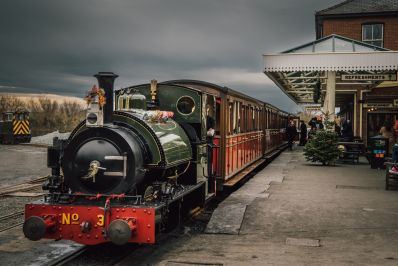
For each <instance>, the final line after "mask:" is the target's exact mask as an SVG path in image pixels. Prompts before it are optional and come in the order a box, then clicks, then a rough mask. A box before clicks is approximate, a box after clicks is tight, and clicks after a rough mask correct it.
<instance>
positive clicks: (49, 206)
mask: <svg viewBox="0 0 398 266" xmlns="http://www.w3.org/2000/svg"><path fill="white" fill-rule="evenodd" d="M96 77H97V79H98V83H99V87H98V88H97V87H95V88H93V90H92V91H91V92H90V94H89V95H88V97H87V98H86V99H87V101H88V103H89V107H88V110H87V115H86V120H85V121H83V122H82V123H81V124H80V125H79V126H78V127H77V128H76V129H75V130H74V131H73V132H72V133H71V135H70V137H69V139H68V140H57V139H55V140H54V145H53V146H51V147H49V148H48V166H49V167H50V168H51V169H52V173H51V175H50V176H49V179H48V181H47V182H46V183H45V184H44V186H43V188H44V189H46V190H48V191H49V193H48V194H47V195H46V196H45V197H44V199H43V200H40V201H38V202H34V203H30V204H27V205H26V207H25V223H24V227H23V230H24V234H25V236H26V237H28V238H29V239H31V240H39V239H41V238H52V239H70V240H73V241H76V242H79V243H82V244H88V245H95V244H100V243H104V242H113V243H115V244H124V243H127V242H136V243H154V242H155V241H156V235H157V234H158V233H159V232H162V231H164V230H167V229H168V228H170V227H173V226H175V225H176V224H178V223H179V222H180V220H181V218H182V217H184V216H186V215H187V214H189V213H192V211H195V210H197V209H199V208H201V207H203V205H204V204H205V202H206V200H210V199H211V198H213V197H214V196H215V195H216V194H217V193H218V192H219V191H222V190H224V189H225V188H226V187H231V186H234V185H236V184H237V183H239V182H240V181H241V180H243V179H244V177H245V175H247V174H248V173H249V172H250V171H251V170H253V169H254V168H255V167H256V166H258V165H259V164H260V163H261V162H264V160H266V158H267V157H270V156H273V155H274V154H275V153H277V152H278V151H280V150H281V149H282V148H283V147H284V146H285V144H286V143H285V141H284V139H283V137H282V136H283V130H282V129H283V128H284V127H285V126H286V123H287V118H288V115H289V114H288V113H285V112H283V111H281V110H279V109H277V108H275V107H273V106H272V105H269V104H266V103H264V102H261V101H259V100H257V99H254V98H251V97H249V96H246V95H244V94H242V93H240V92H237V91H235V90H232V89H230V88H227V87H221V86H218V85H215V84H211V83H207V82H202V81H192V80H174V81H168V82H162V83H159V84H157V82H156V81H152V82H151V84H143V85H137V86H130V87H127V88H122V89H119V90H117V91H116V92H114V91H113V82H114V79H115V78H116V77H117V75H114V74H113V73H108V72H104V73H99V74H97V75H96ZM113 96H115V97H113ZM113 99H115V104H113ZM114 106H115V108H114ZM61 170H62V171H61Z"/></svg>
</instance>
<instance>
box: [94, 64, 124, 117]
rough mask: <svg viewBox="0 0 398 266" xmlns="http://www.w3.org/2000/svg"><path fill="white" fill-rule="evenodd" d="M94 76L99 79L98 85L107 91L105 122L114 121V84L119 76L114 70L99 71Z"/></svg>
mask: <svg viewBox="0 0 398 266" xmlns="http://www.w3.org/2000/svg"><path fill="white" fill-rule="evenodd" d="M94 77H96V78H97V80H98V86H99V87H100V88H102V89H104V91H105V97H106V104H105V106H104V124H106V123H112V121H113V84H114V82H115V79H116V78H117V77H119V76H118V75H116V74H115V73H113V72H98V74H95V75H94Z"/></svg>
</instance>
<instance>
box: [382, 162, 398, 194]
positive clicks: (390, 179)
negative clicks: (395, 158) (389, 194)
mask: <svg viewBox="0 0 398 266" xmlns="http://www.w3.org/2000/svg"><path fill="white" fill-rule="evenodd" d="M384 165H385V166H386V190H389V189H390V188H391V185H392V183H394V182H397V184H398V172H391V171H390V170H391V167H392V166H393V165H395V166H396V167H398V163H392V162H385V163H384Z"/></svg>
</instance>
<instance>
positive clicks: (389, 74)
mask: <svg viewBox="0 0 398 266" xmlns="http://www.w3.org/2000/svg"><path fill="white" fill-rule="evenodd" d="M315 31H316V40H315V41H312V42H309V43H306V44H303V45H301V46H298V47H294V48H291V49H289V50H287V51H284V52H282V53H279V54H267V55H264V57H263V59H264V70H263V71H264V73H265V74H266V75H267V76H268V77H269V78H271V79H272V80H273V81H274V82H275V84H276V85H278V87H280V88H281V90H282V91H283V92H285V93H286V94H287V95H288V96H289V97H290V98H291V99H292V100H293V101H295V102H296V103H298V104H301V105H304V106H305V107H306V108H309V109H310V108H317V107H319V108H320V109H321V110H322V112H324V113H325V114H326V115H327V117H328V118H329V119H335V118H336V116H341V117H345V118H346V119H349V120H351V121H352V127H353V132H354V136H356V137H358V138H361V139H363V140H364V141H365V142H367V141H368V139H369V138H370V137H372V136H375V135H378V133H379V130H380V128H381V127H382V126H383V124H384V123H385V122H386V121H389V122H390V123H392V125H394V123H395V121H396V120H397V119H398V82H397V70H398V52H397V50H398V1H397V0H378V1H372V0H348V1H344V2H342V3H340V4H337V5H335V6H332V7H329V8H326V9H324V10H321V11H318V12H316V14H315ZM317 86H318V87H319V88H320V95H319V98H320V99H319V102H318V104H315V103H314V98H317V97H314V92H315V93H316V87H317ZM336 107H337V109H336ZM335 110H339V112H338V113H336V111H335Z"/></svg>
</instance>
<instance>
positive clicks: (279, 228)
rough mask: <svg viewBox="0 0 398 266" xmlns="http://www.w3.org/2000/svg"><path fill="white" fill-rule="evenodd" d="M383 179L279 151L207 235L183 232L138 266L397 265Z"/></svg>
mask: <svg viewBox="0 0 398 266" xmlns="http://www.w3.org/2000/svg"><path fill="white" fill-rule="evenodd" d="M384 174H385V172H384V170H376V169H371V168H370V165H369V164H367V162H366V160H365V159H364V160H363V161H361V160H360V162H359V164H338V165H336V166H321V165H316V164H311V163H308V162H306V160H305V158H304V155H303V152H302V147H297V148H296V149H295V150H293V151H285V152H283V153H281V155H280V156H279V157H278V158H276V159H275V160H274V161H273V162H272V163H270V164H269V165H268V166H266V167H265V168H264V169H263V170H262V171H261V172H259V173H258V174H257V175H256V176H254V177H253V178H252V179H250V180H249V181H248V182H247V183H246V184H245V185H244V186H242V187H241V188H240V189H238V190H237V191H235V192H234V193H232V194H231V195H230V196H229V197H228V198H227V199H226V200H224V201H223V202H222V203H221V204H219V206H218V207H217V209H216V210H215V211H214V213H213V216H212V217H211V219H210V222H209V223H208V225H207V228H206V230H205V233H201V234H189V230H188V232H187V234H186V236H185V237H178V238H176V239H171V240H170V241H167V243H165V244H162V245H161V246H159V248H157V249H154V250H153V251H152V252H150V254H146V255H145V259H143V260H141V262H143V265H168V266H170V265H176V266H180V265H397V264H398V190H396V191H394V190H391V191H386V190H384ZM141 258H142V257H141ZM131 262H132V260H129V259H127V260H124V261H123V262H121V263H120V264H119V265H131V264H130V263H131Z"/></svg>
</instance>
